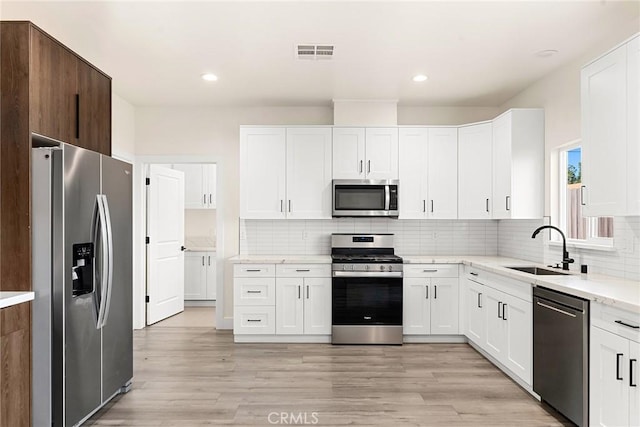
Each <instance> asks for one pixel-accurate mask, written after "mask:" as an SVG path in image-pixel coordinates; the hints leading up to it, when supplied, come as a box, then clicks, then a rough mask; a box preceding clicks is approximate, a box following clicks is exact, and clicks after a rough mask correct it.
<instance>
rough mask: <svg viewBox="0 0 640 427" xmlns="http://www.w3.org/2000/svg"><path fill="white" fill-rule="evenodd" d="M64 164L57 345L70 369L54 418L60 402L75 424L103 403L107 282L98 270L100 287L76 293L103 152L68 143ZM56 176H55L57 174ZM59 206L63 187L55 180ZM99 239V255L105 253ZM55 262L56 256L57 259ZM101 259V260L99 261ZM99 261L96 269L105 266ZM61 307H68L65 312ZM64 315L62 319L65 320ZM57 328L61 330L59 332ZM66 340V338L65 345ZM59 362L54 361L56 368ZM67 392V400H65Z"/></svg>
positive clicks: (57, 236)
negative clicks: (101, 318)
mask: <svg viewBox="0 0 640 427" xmlns="http://www.w3.org/2000/svg"><path fill="white" fill-rule="evenodd" d="M62 153H64V156H63V159H62V166H63V171H62V173H63V174H64V180H63V187H64V194H63V200H64V207H63V209H62V207H61V209H60V210H59V211H62V212H64V226H63V229H62V231H61V232H60V231H58V230H55V229H54V232H53V233H54V241H53V247H54V252H58V251H59V252H60V253H63V254H64V263H63V264H62V268H61V271H60V273H61V274H59V276H60V277H54V282H53V286H54V311H56V312H58V313H54V337H55V336H56V335H61V334H62V333H64V341H62V340H55V338H54V342H57V343H58V346H57V347H58V348H54V361H55V360H57V361H62V363H63V369H64V371H63V372H64V378H63V381H64V392H63V393H61V391H63V390H60V389H59V386H58V389H56V388H55V384H54V391H53V396H54V399H58V400H59V402H58V405H55V404H54V414H55V415H56V416H55V418H54V421H58V420H59V419H60V418H59V417H58V415H59V414H58V413H57V411H56V407H58V406H59V405H60V406H64V423H61V424H59V425H75V424H77V423H78V422H79V421H81V420H83V419H84V418H85V417H86V416H87V415H89V414H90V413H91V412H93V410H94V409H96V408H97V407H99V406H100V404H101V403H102V396H101V390H100V359H101V351H100V349H101V342H100V341H101V339H100V338H101V337H100V330H99V329H97V328H96V325H97V323H96V320H97V317H96V312H95V296H96V295H95V294H96V293H98V292H99V291H100V289H101V288H102V286H103V284H102V283H100V280H99V279H98V278H99V277H100V274H95V275H94V281H95V286H94V289H95V290H94V292H93V293H90V294H86V295H81V296H76V297H74V296H73V292H72V283H73V277H72V268H71V267H72V265H73V250H72V247H73V245H74V244H77V243H85V242H91V241H92V240H93V235H92V233H91V231H92V221H93V215H94V209H96V195H97V194H99V192H100V154H98V153H95V152H92V151H88V150H84V149H82V148H77V147H74V146H71V145H64V147H63V150H62V151H57V152H54V155H60V154H62ZM54 179H55V178H54ZM53 192H54V195H53V197H54V212H55V211H58V210H57V208H56V207H55V198H56V197H57V194H56V192H57V189H56V188H55V186H54V190H53ZM97 246H98V245H96V254H95V259H96V260H98V259H99V257H100V256H101V253H100V251H99V250H97V249H98V248H97ZM54 264H56V263H55V261H54ZM96 264H99V263H97V262H96ZM100 267H101V266H99V265H96V268H95V271H97V272H99V271H100ZM59 311H62V314H61V315H60V313H59ZM59 320H62V323H60V321H59ZM56 331H57V333H56ZM60 344H62V346H61V348H60ZM56 369H57V368H55V367H54V374H55V371H56ZM62 396H64V401H62V399H63V397H62Z"/></svg>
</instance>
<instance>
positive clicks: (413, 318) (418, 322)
mask: <svg viewBox="0 0 640 427" xmlns="http://www.w3.org/2000/svg"><path fill="white" fill-rule="evenodd" d="M429 284H430V279H423V278H414V277H405V278H404V281H403V283H402V293H403V296H402V317H403V319H402V332H403V333H404V334H405V335H428V334H429V332H430V331H431V325H430V318H431V316H430V313H429V312H430V307H429V297H430V295H429V292H430V290H429Z"/></svg>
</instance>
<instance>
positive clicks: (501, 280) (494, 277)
mask: <svg viewBox="0 0 640 427" xmlns="http://www.w3.org/2000/svg"><path fill="white" fill-rule="evenodd" d="M465 278H466V279H468V280H471V281H472V282H476V283H479V284H481V285H485V286H488V287H490V288H493V289H496V290H498V291H500V292H504V293H505V294H508V295H511V296H514V297H517V298H520V299H522V300H525V301H528V302H531V301H533V297H532V292H531V286H532V284H531V282H524V281H521V280H515V279H512V278H510V277H505V276H501V275H499V274H495V273H490V272H488V271H486V270H482V269H478V268H476V267H467V268H466V274H465Z"/></svg>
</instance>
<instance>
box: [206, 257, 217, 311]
mask: <svg viewBox="0 0 640 427" xmlns="http://www.w3.org/2000/svg"><path fill="white" fill-rule="evenodd" d="M217 278H218V275H217V270H216V253H215V252H207V299H211V300H214V299H216V293H217V288H216V286H217Z"/></svg>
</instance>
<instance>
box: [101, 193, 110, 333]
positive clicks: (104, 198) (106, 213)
mask: <svg viewBox="0 0 640 427" xmlns="http://www.w3.org/2000/svg"><path fill="white" fill-rule="evenodd" d="M101 197H102V204H103V209H104V216H105V222H104V224H105V228H106V231H107V233H106V234H107V258H108V260H109V263H108V266H107V288H106V300H105V304H104V306H105V307H104V312H103V315H102V324H101V325H100V327H101V328H103V327H104V326H106V324H107V319H108V318H109V312H110V311H111V290H112V289H113V231H112V229H111V213H110V211H109V201H108V200H107V196H106V195H104V194H103V195H101Z"/></svg>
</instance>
